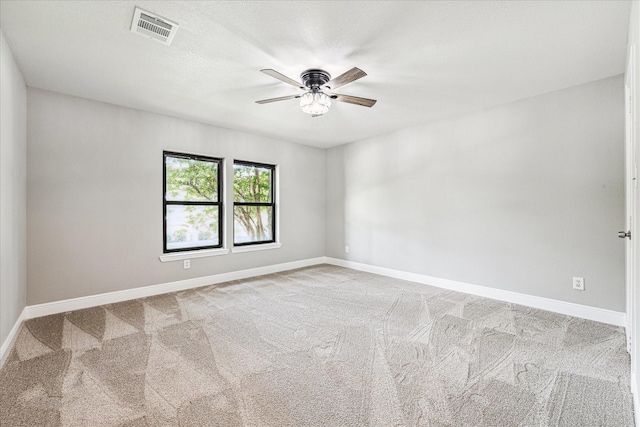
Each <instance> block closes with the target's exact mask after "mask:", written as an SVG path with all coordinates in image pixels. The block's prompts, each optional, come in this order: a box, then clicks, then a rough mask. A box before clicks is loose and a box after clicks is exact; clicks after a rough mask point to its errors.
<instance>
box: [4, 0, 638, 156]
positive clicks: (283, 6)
mask: <svg viewBox="0 0 640 427" xmlns="http://www.w3.org/2000/svg"><path fill="white" fill-rule="evenodd" d="M135 6H138V7H141V8H143V9H146V10H148V11H150V12H153V13H156V14H158V15H161V16H164V17H165V18H168V19H171V20H173V21H175V22H178V23H179V24H180V29H179V30H178V33H177V34H176V37H175V39H174V41H173V43H172V44H171V45H170V46H166V45H163V44H161V43H158V42H155V41H152V40H149V39H146V38H143V37H140V36H138V35H135V34H133V33H132V32H131V31H130V30H129V28H130V26H131V19H132V16H133V11H134V8H135ZM629 12H630V2H628V1H611V0H608V1H555V2H553V1H495V2H493V1H431V2H399V1H393V2H391V1H388V2H382V1H375V2H345V1H336V2H329V1H321V2H310V1H293V2H291V1H287V2H267V1H262V2H256V1H253V2H245V1H233V2H210V1H208V2H205V1H199V2H195V1H175V2H173V1H152V2H147V1H136V2H133V1H100V2H98V1H22V0H21V1H5V0H2V1H1V2H0V17H1V24H0V25H1V29H2V31H3V33H4V35H5V37H6V39H7V41H8V43H9V45H10V47H11V49H12V51H13V54H14V56H15V57H16V60H17V62H18V66H19V67H20V70H21V71H22V73H23V75H24V78H25V80H26V83H27V85H28V86H31V87H36V88H42V89H47V90H52V91H56V92H60V93H64V94H70V95H75V96H79V97H84V98H90V99H95V100H99V101H104V102H109V103H113V104H118V105H124V106H128V107H133V108H138V109H143V110H147V111H152V112H158V113H163V114H168V115H172V116H177V117H183V118H187V119H191V120H196V121H199V122H204V123H209V124H212V125H216V126H221V127H226V128H232V129H239V130H245V131H249V132H254V133H258V134H262V135H268V136H271V137H275V138H278V139H284V140H288V141H293V142H298V143H303V144H308V145H315V146H318V147H331V146H335V145H339V144H342V143H346V142H351V141H355V140H359V139H363V138H366V137H370V136H374V135H379V134H383V133H388V132H391V131H394V130H397V129H400V128H404V127H408V126H412V125H415V124H419V123H423V122H427V121H430V120H435V119H440V118H444V117H450V116H455V115H460V114H464V113H468V112H471V111H475V110H479V109H482V108H486V107H489V106H494V105H499V104H503V103H506V102H510V101H514V100H517V99H521V98H525V97H529V96H533V95H537V94H542V93H546V92H550V91H554V90H558V89H562V88H566V87H570V86H574V85H578V84H582V83H586V82H589V81H594V80H598V79H602V78H605V77H609V76H613V75H617V74H621V73H623V72H624V64H625V53H626V40H627V32H628V22H629ZM354 66H356V67H359V68H361V69H363V70H364V71H365V72H366V73H367V74H368V76H366V77H364V78H362V79H361V80H358V81H356V82H354V83H351V84H349V85H347V86H344V87H342V88H340V90H338V92H339V93H343V94H347V95H355V96H362V97H366V98H374V99H377V100H378V103H377V104H376V105H375V106H374V107H373V108H365V107H360V106H356V105H351V104H344V103H338V102H334V103H333V105H332V107H331V110H330V111H329V112H328V113H327V114H326V115H324V116H322V117H317V118H312V117H310V116H309V115H307V114H304V113H303V112H302V111H301V110H300V107H299V105H298V102H297V100H290V101H283V102H279V103H272V104H265V105H259V104H256V103H255V102H254V101H256V100H259V99H264V98H271V97H278V96H285V95H291V94H295V93H297V90H296V89H295V88H293V87H291V86H289V85H286V84H284V83H281V82H279V81H278V80H275V79H273V78H271V77H269V76H266V75H264V74H262V73H260V71H259V70H260V69H262V68H273V69H276V70H278V71H280V72H281V73H283V74H285V75H287V76H289V77H292V78H294V79H296V80H298V76H299V75H300V73H301V72H302V71H303V70H305V69H307V68H322V69H325V70H327V71H328V72H329V73H331V74H332V75H333V76H334V77H335V76H337V75H339V74H341V73H342V72H344V71H347V70H348V69H350V68H351V67H354Z"/></svg>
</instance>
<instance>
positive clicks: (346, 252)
mask: <svg viewBox="0 0 640 427" xmlns="http://www.w3.org/2000/svg"><path fill="white" fill-rule="evenodd" d="M344 253H345V254H348V253H349V246H345V247H344Z"/></svg>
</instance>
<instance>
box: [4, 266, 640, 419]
mask: <svg viewBox="0 0 640 427" xmlns="http://www.w3.org/2000/svg"><path fill="white" fill-rule="evenodd" d="M324 263H326V264H332V265H337V266H341V267H346V268H352V269H354V270H360V271H366V272H369V273H374V274H379V275H382V276H387V277H393V278H396V279H402V280H409V281H412V282H417V283H424V284H426V285H431V286H435V287H439V288H444V289H449V290H453V291H458V292H464V293H468V294H472V295H477V296H481V297H486V298H491V299H495V300H499V301H505V302H511V303H514V304H520V305H524V306H529V307H534V308H539V309H542V310H548V311H552V312H555V313H560V314H565V315H569V316H575V317H580V318H584V319H589V320H594V321H597V322H602V323H608V324H611V325H616V326H625V325H626V315H625V313H620V312H617V311H611V310H605V309H601V308H596V307H589V306H584V305H579V304H574V303H569V302H563V301H557V300H552V299H549V298H542V297H536V296H532V295H525V294H519V293H516V292H511V291H505V290H501V289H494V288H488V287H485V286H479V285H472V284H469V283H464V282H457V281H454V280H448V279H442V278H438V277H432V276H426V275H422V274H416V273H408V272H405V271H400V270H393V269H390V268H384V267H376V266H373V265H369V264H361V263H357V262H353V261H346V260H342V259H337V258H331V257H318V258H310V259H305V260H300V261H293V262H287V263H283V264H275V265H270V266H265V267H257V268H250V269H246V270H240V271H233V272H229V273H221V274H214V275H211V276H204V277H196V278H193V279H187V280H180V281H176V282H169V283H162V284H158V285H151V286H144V287H141V288H134V289H127V290H124V291H116V292H109V293H104V294H99V295H91V296H86V297H80V298H73V299H67V300H62V301H55V302H49V303H44V304H38V305H31V306H27V307H25V308H24V310H23V311H22V313H21V314H20V316H19V318H18V319H17V320H16V323H15V325H14V326H13V328H12V329H11V331H10V333H9V335H8V337H7V339H6V340H5V342H3V343H2V346H1V347H0V367H1V366H2V364H3V363H4V361H5V359H6V357H7V356H8V350H9V349H10V348H11V347H12V345H13V343H14V341H15V339H16V337H17V335H18V332H19V330H20V327H21V326H22V323H23V321H25V320H28V319H32V318H35V317H41V316H48V315H51V314H58V313H65V312H67V311H73V310H80V309H83V308H89V307H95V306H98V305H104V304H113V303H117V302H122V301H128V300H132V299H136V298H145V297H150V296H154V295H159V294H164V293H167V292H176V291H182V290H186V289H192V288H198V287H201V286H207V285H213V284H217V283H223V282H229V281H232V280H241V279H247V278H250V277H255V276H261V275H264V274H271V273H279V272H282V271H287V270H293V269H296V268H303V267H308V266H312V265H318V264H324ZM634 396H635V397H634V398H635V399H636V400H635V401H634V402H637V399H638V397H637V393H635V394H634ZM636 408H638V409H639V410H640V406H638V405H636ZM639 425H640V424H639Z"/></svg>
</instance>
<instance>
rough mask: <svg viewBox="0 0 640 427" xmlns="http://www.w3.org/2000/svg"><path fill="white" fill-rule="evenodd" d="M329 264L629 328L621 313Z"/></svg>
mask: <svg viewBox="0 0 640 427" xmlns="http://www.w3.org/2000/svg"><path fill="white" fill-rule="evenodd" d="M326 263H327V264H332V265H337V266H340V267H347V268H352V269H354V270H360V271H366V272H369V273H374V274H380V275H382V276H387V277H393V278H395V279H402V280H408V281H411V282H417V283H424V284H425V285H431V286H435V287H438V288H444V289H449V290H452V291H458V292H464V293H467V294H472V295H477V296H480V297H485V298H491V299H495V300H499V301H505V302H510V303H514V304H520V305H524V306H528V307H533V308H539V309H541V310H547V311H552V312H554V313H560V314H565V315H568V316H574V317H580V318H582V319H588V320H594V321H596V322H602V323H607V324H610V325H615V326H626V314H625V313H621V312H618V311H613V310H606V309H602V308H597V307H590V306H586V305H580V304H574V303H571V302H565V301H558V300H554V299H550V298H543V297H537V296H533V295H526V294H521V293H517V292H511V291H505V290H502V289H495V288H488V287H486V286H480V285H472V284H470V283H464V282H457V281H455V280H449V279H442V278H439V277H432V276H426V275H423V274H416V273H408V272H406V271H401V270H394V269H391V268H384V267H377V266H374V265H369V264H362V263H358V262H353V261H346V260H343V259H338V258H331V257H326Z"/></svg>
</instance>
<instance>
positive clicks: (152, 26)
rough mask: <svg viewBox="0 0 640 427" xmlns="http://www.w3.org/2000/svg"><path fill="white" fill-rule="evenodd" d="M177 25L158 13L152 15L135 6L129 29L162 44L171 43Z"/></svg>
mask: <svg viewBox="0 0 640 427" xmlns="http://www.w3.org/2000/svg"><path fill="white" fill-rule="evenodd" d="M178 27H179V25H178V24H176V23H175V22H171V21H169V20H168V19H164V18H161V17H159V16H158V15H154V14H153V13H149V12H147V11H145V10H142V9H140V8H138V7H136V10H135V12H134V14H133V21H132V22H131V31H133V32H134V33H136V34H140V35H141V36H143V37H148V38H151V39H153V40H157V41H159V42H162V43H164V44H171V41H172V40H173V37H174V36H175V35H176V31H178Z"/></svg>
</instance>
